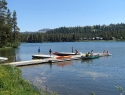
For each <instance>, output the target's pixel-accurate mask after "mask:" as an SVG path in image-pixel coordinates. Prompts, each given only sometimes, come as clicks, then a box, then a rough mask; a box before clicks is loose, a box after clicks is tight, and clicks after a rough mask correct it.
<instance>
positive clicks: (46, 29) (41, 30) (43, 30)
mask: <svg viewBox="0 0 125 95" xmlns="http://www.w3.org/2000/svg"><path fill="white" fill-rule="evenodd" d="M49 30H52V29H50V28H43V29H40V30H38V31H25V32H21V33H26V34H30V33H36V32H41V33H46V32H47V31H49Z"/></svg>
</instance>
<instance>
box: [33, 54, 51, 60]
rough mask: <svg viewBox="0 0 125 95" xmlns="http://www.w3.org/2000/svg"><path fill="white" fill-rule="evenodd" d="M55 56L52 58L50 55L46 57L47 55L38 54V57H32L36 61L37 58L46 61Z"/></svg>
mask: <svg viewBox="0 0 125 95" xmlns="http://www.w3.org/2000/svg"><path fill="white" fill-rule="evenodd" d="M51 57H53V56H50V55H45V54H36V55H32V58H33V59H35V58H41V59H44V58H51Z"/></svg>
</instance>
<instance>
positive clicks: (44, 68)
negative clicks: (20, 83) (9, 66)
mask: <svg viewBox="0 0 125 95" xmlns="http://www.w3.org/2000/svg"><path fill="white" fill-rule="evenodd" d="M72 46H73V47H74V49H77V50H78V51H80V52H83V53H86V52H88V51H91V50H93V51H94V52H103V51H104V50H108V51H109V52H110V53H111V54H112V56H106V57H100V58H98V59H93V60H72V61H66V62H58V63H53V64H49V63H47V64H39V65H31V66H23V67H19V68H20V69H21V70H22V76H23V78H25V79H27V80H29V81H30V82H31V83H32V84H34V85H35V86H37V87H38V89H42V88H47V90H50V91H53V92H56V93H58V94H59V95H91V93H92V92H94V93H95V94H96V95H119V94H120V92H119V91H118V90H117V89H116V86H121V87H123V88H125V42H59V43H22V44H21V45H20V47H19V48H18V49H0V56H3V57H8V58H9V60H8V61H9V62H12V61H24V60H32V55H34V54H37V53H38V48H39V47H40V49H41V53H42V54H49V49H50V48H51V49H52V52H56V51H59V52H61V51H64V52H71V51H72Z"/></svg>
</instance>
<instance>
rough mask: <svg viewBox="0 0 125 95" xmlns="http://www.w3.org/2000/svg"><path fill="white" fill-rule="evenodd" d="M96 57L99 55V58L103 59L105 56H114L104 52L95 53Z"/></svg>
mask: <svg viewBox="0 0 125 95" xmlns="http://www.w3.org/2000/svg"><path fill="white" fill-rule="evenodd" d="M93 54H94V55H97V54H99V57H103V56H111V55H112V54H110V53H107V52H102V53H93Z"/></svg>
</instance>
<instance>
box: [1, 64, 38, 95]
mask: <svg viewBox="0 0 125 95" xmlns="http://www.w3.org/2000/svg"><path fill="white" fill-rule="evenodd" d="M0 95H40V94H39V92H38V91H37V90H35V89H33V87H32V86H31V85H30V83H29V82H28V81H26V80H24V79H23V78H22V72H21V70H20V69H19V68H17V67H14V66H11V65H0Z"/></svg>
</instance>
